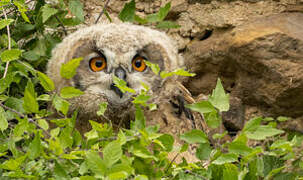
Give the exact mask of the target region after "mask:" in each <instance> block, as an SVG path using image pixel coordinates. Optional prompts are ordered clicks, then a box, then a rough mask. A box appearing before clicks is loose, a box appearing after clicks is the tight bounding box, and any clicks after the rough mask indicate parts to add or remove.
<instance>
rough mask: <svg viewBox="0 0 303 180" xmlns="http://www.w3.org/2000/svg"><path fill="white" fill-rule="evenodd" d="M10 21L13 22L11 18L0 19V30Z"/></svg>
mask: <svg viewBox="0 0 303 180" xmlns="http://www.w3.org/2000/svg"><path fill="white" fill-rule="evenodd" d="M12 22H14V20H13V19H2V20H1V21H0V30H1V29H3V28H5V27H6V26H8V25H10V24H11V23H12Z"/></svg>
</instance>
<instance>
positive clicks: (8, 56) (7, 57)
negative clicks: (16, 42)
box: [0, 49, 22, 62]
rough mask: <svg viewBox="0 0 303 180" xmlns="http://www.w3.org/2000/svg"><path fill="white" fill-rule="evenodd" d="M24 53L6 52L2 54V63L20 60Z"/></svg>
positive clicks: (16, 50)
mask: <svg viewBox="0 0 303 180" xmlns="http://www.w3.org/2000/svg"><path fill="white" fill-rule="evenodd" d="M21 53H22V51H21V50H20V49H11V50H5V51H3V52H2V53H1V54H0V58H1V61H2V62H8V61H13V60H17V59H19V57H20V55H21Z"/></svg>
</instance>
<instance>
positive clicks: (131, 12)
mask: <svg viewBox="0 0 303 180" xmlns="http://www.w3.org/2000/svg"><path fill="white" fill-rule="evenodd" d="M135 11H136V3H135V0H132V1H131V2H129V3H126V4H125V6H124V7H123V9H122V11H121V12H120V13H119V16H118V17H119V19H120V20H121V21H123V22H127V21H128V22H133V21H134V18H135Z"/></svg>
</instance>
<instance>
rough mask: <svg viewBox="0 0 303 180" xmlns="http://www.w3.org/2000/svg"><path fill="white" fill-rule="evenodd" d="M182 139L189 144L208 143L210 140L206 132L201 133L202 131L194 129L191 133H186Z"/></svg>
mask: <svg viewBox="0 0 303 180" xmlns="http://www.w3.org/2000/svg"><path fill="white" fill-rule="evenodd" d="M180 139H181V140H184V141H185V142H187V143H189V144H193V143H207V142H208V138H207V136H206V135H205V134H204V132H203V131H201V130H198V129H193V130H191V131H189V132H186V133H184V134H182V135H181V136H180Z"/></svg>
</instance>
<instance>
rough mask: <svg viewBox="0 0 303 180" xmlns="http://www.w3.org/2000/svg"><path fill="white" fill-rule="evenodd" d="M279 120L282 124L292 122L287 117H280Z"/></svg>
mask: <svg viewBox="0 0 303 180" xmlns="http://www.w3.org/2000/svg"><path fill="white" fill-rule="evenodd" d="M277 120H278V121H280V122H284V121H288V120H290V118H289V117H285V116H279V117H278V118H277Z"/></svg>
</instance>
